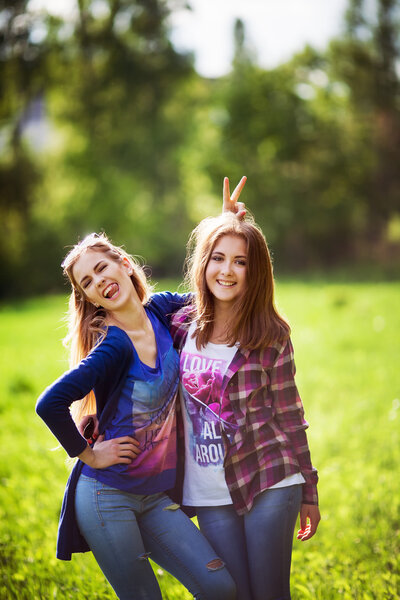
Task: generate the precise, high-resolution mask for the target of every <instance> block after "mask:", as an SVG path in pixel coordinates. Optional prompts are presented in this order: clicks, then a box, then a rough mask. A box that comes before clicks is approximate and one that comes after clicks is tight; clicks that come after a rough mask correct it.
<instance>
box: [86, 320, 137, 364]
mask: <svg viewBox="0 0 400 600" xmlns="http://www.w3.org/2000/svg"><path fill="white" fill-rule="evenodd" d="M132 352H133V349H132V342H131V340H130V338H129V336H128V335H127V333H126V332H125V331H124V330H123V329H120V328H119V327H116V326H114V325H111V326H110V327H108V328H107V331H106V334H105V336H104V337H103V338H102V339H100V341H99V342H98V343H97V344H96V346H94V348H92V350H91V351H90V352H89V354H88V355H87V357H86V358H85V359H83V361H82V362H86V363H88V362H90V363H93V362H101V363H103V362H110V361H111V362H113V363H115V362H116V361H121V360H123V359H126V358H129V357H130V356H131V355H132Z"/></svg>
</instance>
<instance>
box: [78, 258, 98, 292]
mask: <svg viewBox="0 0 400 600" xmlns="http://www.w3.org/2000/svg"><path fill="white" fill-rule="evenodd" d="M102 262H103V259H101V260H99V262H98V263H96V264H95V265H94V267H93V271H96V269H97V267H98V266H99V265H100V264H101V263H102ZM89 278H90V275H84V276H83V277H82V279H81V280H80V282H79V285H80V286H81V287H82V284H83V282H84V281H85V280H86V279H89Z"/></svg>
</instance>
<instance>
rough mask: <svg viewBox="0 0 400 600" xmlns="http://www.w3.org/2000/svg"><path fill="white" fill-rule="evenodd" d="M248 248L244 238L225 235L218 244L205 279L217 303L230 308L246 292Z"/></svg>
mask: <svg viewBox="0 0 400 600" xmlns="http://www.w3.org/2000/svg"><path fill="white" fill-rule="evenodd" d="M246 265H247V246H246V241H245V240H244V238H243V237H241V236H238V235H223V236H222V237H220V238H219V240H218V241H217V242H216V244H215V246H214V248H213V251H212V253H211V256H210V260H209V261H208V264H207V267H206V271H205V277H206V283H207V287H208V289H209V290H210V292H211V293H212V295H213V297H214V302H215V303H220V305H221V306H224V307H228V306H229V305H231V304H233V303H234V302H235V301H236V300H237V299H238V298H239V296H240V295H241V294H242V293H243V292H244V291H245V289H246V287H247V285H246V272H247V266H246Z"/></svg>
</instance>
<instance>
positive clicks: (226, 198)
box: [222, 177, 231, 211]
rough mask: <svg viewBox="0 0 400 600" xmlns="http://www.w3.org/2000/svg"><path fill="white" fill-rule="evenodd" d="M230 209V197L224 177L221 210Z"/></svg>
mask: <svg viewBox="0 0 400 600" xmlns="http://www.w3.org/2000/svg"><path fill="white" fill-rule="evenodd" d="M230 207H231V195H230V191H229V179H228V177H224V186H223V194H222V208H223V210H224V211H229V210H230Z"/></svg>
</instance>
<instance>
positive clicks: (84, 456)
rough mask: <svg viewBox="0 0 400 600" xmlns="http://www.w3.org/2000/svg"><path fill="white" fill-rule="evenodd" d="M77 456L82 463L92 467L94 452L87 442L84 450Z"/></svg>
mask: <svg viewBox="0 0 400 600" xmlns="http://www.w3.org/2000/svg"><path fill="white" fill-rule="evenodd" d="M78 458H79V460H81V461H82V462H83V463H85V465H88V466H89V467H94V462H95V454H94V451H93V448H91V447H90V446H89V444H88V445H87V446H86V448H85V449H84V451H83V452H81V453H80V454H79V455H78Z"/></svg>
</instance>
